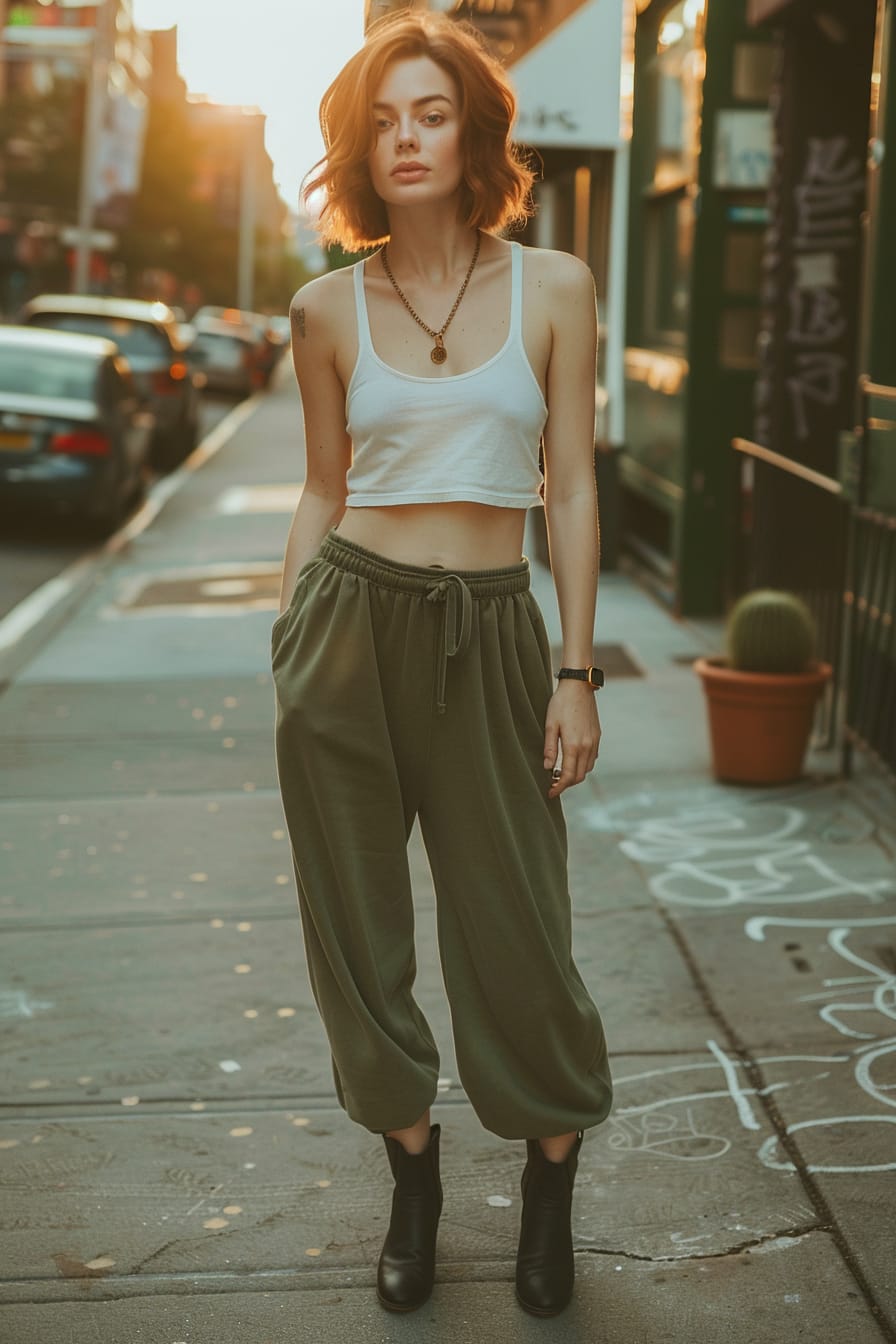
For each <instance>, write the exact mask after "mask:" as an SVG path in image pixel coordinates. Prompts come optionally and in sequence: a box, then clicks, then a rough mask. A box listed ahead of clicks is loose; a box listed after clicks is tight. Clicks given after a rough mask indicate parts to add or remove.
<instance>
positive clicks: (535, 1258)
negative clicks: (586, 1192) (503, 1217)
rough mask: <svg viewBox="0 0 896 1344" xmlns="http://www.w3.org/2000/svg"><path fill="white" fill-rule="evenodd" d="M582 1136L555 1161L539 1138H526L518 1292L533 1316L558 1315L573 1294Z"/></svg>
mask: <svg viewBox="0 0 896 1344" xmlns="http://www.w3.org/2000/svg"><path fill="white" fill-rule="evenodd" d="M583 1137H584V1135H583V1134H582V1133H579V1134H578V1135H577V1136H576V1139H575V1141H574V1142H573V1145H572V1148H571V1149H570V1150H569V1153H568V1154H567V1157H566V1159H565V1161H563V1162H550V1161H549V1160H548V1159H547V1158H546V1157H545V1155H544V1149H543V1148H542V1146H541V1144H540V1143H539V1141H538V1139H527V1140H526V1148H527V1152H528V1159H527V1162H526V1166H525V1168H524V1170H523V1175H522V1179H521V1181H520V1189H521V1192H522V1196H523V1213H522V1219H521V1222H520V1243H519V1250H518V1252H517V1260H516V1296H517V1301H518V1302H519V1304H520V1306H521V1307H522V1308H523V1309H524V1311H528V1312H529V1313H530V1314H531V1315H532V1316H556V1315H557V1314H558V1312H561V1311H563V1309H564V1307H566V1306H567V1305H568V1304H569V1301H570V1298H571V1297H572V1290H573V1283H574V1281H575V1259H574V1256H573V1249H572V1227H571V1215H572V1192H573V1186H574V1184H575V1179H576V1170H577V1168H578V1161H579V1149H580V1148H581V1146H582V1139H583Z"/></svg>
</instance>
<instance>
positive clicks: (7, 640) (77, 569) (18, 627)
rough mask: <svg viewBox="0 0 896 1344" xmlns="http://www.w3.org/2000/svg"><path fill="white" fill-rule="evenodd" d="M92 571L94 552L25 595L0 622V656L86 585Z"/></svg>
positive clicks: (95, 563)
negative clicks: (71, 594) (77, 589)
mask: <svg viewBox="0 0 896 1344" xmlns="http://www.w3.org/2000/svg"><path fill="white" fill-rule="evenodd" d="M96 567H97V560H96V554H95V552H90V554H89V555H82V556H81V558H80V560H75V561H74V562H73V563H72V564H71V565H68V566H67V567H66V568H65V569H64V570H63V571H62V573H61V574H57V575H56V577H55V578H54V579H48V580H47V582H46V583H43V584H41V586H40V587H39V588H35V590H34V592H33V593H29V595H28V596H27V597H24V598H23V599H22V601H21V602H18V603H17V604H16V605H15V606H14V607H13V608H12V609H11V611H9V612H8V613H7V615H6V616H4V617H3V619H2V620H0V652H2V651H3V650H4V649H11V648H13V647H14V645H16V644H18V642H19V640H20V639H23V638H24V636H25V635H27V633H28V631H29V630H30V629H31V628H32V627H33V626H35V625H37V623H38V622H39V621H42V620H43V619H44V617H45V616H47V615H49V613H50V612H51V611H52V610H53V609H54V607H57V606H58V605H59V603H60V602H64V601H65V599H66V598H67V597H68V596H69V594H70V593H72V592H74V590H75V589H76V588H78V587H79V586H80V585H81V583H82V582H86V580H87V578H88V576H89V575H90V573H91V572H92V571H93V570H94V569H95V568H96Z"/></svg>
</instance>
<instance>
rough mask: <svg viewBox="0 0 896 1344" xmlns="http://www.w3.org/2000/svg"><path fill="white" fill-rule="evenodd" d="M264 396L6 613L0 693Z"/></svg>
mask: <svg viewBox="0 0 896 1344" xmlns="http://www.w3.org/2000/svg"><path fill="white" fill-rule="evenodd" d="M264 395H265V394H264V393H263V392H254V393H253V394H252V396H251V397H248V398H247V399H246V400H245V401H241V402H240V403H239V405H238V406H235V407H234V408H233V410H232V411H230V412H229V413H228V414H227V415H225V417H224V419H223V420H220V421H219V422H218V424H217V425H215V427H214V429H213V430H211V432H210V433H208V434H207V435H206V436H205V438H204V439H203V440H202V441H201V443H199V444H197V446H196V447H195V448H194V449H193V451H192V453H191V454H190V456H189V457H188V458H185V460H184V461H183V462H182V463H181V465H180V466H179V467H178V468H177V470H176V471H173V472H171V474H170V475H168V476H163V477H162V478H161V480H158V481H156V483H155V484H154V485H153V486H152V487H151V489H150V491H149V493H148V495H147V497H146V500H145V501H144V503H143V504H142V505H141V506H140V508H139V509H138V510H137V512H136V513H135V514H134V516H133V518H129V519H128V521H127V522H126V523H124V524H123V525H122V526H121V527H120V528H119V529H118V531H117V532H113V533H112V535H111V536H110V537H108V538H107V539H106V541H104V542H103V544H102V546H99V547H97V548H96V549H95V550H92V551H88V553H87V554H86V555H82V556H80V557H79V558H78V559H77V560H75V561H73V562H72V564H70V565H68V566H67V567H66V568H65V569H64V570H63V571H62V572H61V573H60V574H57V575H56V577H55V578H52V579H49V580H48V581H47V582H46V583H44V584H41V586H40V587H39V588H36V589H35V590H34V592H33V593H29V595H28V596H27V597H25V598H23V599H22V601H21V602H18V603H17V604H16V605H15V606H14V607H13V608H12V610H11V611H9V612H7V614H6V616H4V617H3V619H2V620H0V693H2V691H3V690H5V689H6V688H7V686H9V685H10V684H11V682H12V681H14V679H15V677H16V675H17V674H18V673H19V672H21V670H22V668H23V667H25V666H27V664H28V663H29V662H30V661H31V659H32V658H34V657H35V655H36V654H37V653H39V652H40V650H41V649H42V648H43V647H44V645H46V644H47V643H48V642H49V641H50V639H52V637H53V636H54V635H55V634H56V632H57V631H58V630H59V629H60V628H61V627H62V626H63V625H65V623H66V622H67V621H68V620H70V618H71V617H72V616H73V615H74V614H75V612H76V611H77V610H78V608H79V607H80V606H81V605H82V604H83V602H84V601H85V599H86V598H87V597H88V596H89V594H90V592H91V591H92V590H93V588H95V587H96V585H97V584H98V583H99V581H100V579H101V578H102V577H103V575H104V574H105V572H106V570H107V569H109V567H110V566H111V565H112V564H113V563H114V561H115V560H116V559H117V558H118V556H119V555H121V553H122V552H123V551H124V550H126V548H127V547H128V546H129V545H130V543H131V542H132V541H133V540H134V538H135V537H138V536H139V535H140V533H141V532H145V531H146V529H147V528H148V527H150V526H151V525H152V524H153V523H154V522H155V520H156V519H157V518H158V516H159V514H160V513H161V512H162V510H163V509H164V507H165V505H166V504H167V503H168V501H169V499H171V498H172V496H174V495H176V494H177V492H178V491H179V490H180V489H182V488H183V486H184V485H186V483H187V481H189V479H190V477H191V476H192V475H193V473H194V472H196V471H199V469H200V468H201V467H204V466H205V464H206V462H210V461H211V459H212V458H213V457H214V456H215V455H216V454H217V453H219V452H220V451H221V449H222V448H223V447H224V445H225V444H226V443H228V442H229V441H230V439H232V438H233V436H234V434H236V432H237V430H239V429H241V428H242V426H243V425H244V424H245V423H246V421H247V420H248V419H250V417H251V416H252V415H254V414H255V411H256V410H257V409H258V407H259V404H260V403H261V401H262V400H263V398H264Z"/></svg>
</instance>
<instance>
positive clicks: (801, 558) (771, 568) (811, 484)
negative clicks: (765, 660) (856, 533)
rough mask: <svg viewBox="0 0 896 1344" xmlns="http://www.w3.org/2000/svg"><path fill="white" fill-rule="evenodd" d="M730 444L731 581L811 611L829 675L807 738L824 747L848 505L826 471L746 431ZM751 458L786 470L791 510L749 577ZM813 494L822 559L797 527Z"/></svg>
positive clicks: (838, 650) (838, 654) (839, 634)
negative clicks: (771, 590)
mask: <svg viewBox="0 0 896 1344" xmlns="http://www.w3.org/2000/svg"><path fill="white" fill-rule="evenodd" d="M732 447H733V448H734V450H735V452H737V453H738V454H739V455H740V458H741V471H740V492H741V495H740V499H741V508H740V517H741V532H740V552H739V554H738V556H737V557H736V558H735V563H734V568H735V583H734V586H735V588H736V590H737V591H739V592H742V591H744V590H745V589H747V588H751V587H754V586H755V585H756V584H757V582H761V586H763V587H765V586H769V587H775V588H785V589H787V590H788V591H790V592H793V593H796V594H797V596H798V597H801V598H802V599H803V601H804V602H805V603H806V605H807V606H808V608H809V610H810V611H811V612H812V615H813V617H814V620H815V625H816V631H817V655H818V657H819V658H820V659H822V660H823V661H824V662H826V663H830V665H831V668H832V676H831V680H830V682H829V684H828V686H827V688H826V690H825V694H824V696H823V697H822V699H821V700H820V702H819V706H818V710H817V712H816V716H815V725H814V732H813V739H812V740H813V745H814V746H816V747H831V746H833V745H834V743H835V741H836V738H837V733H838V722H839V719H840V716H841V705H842V699H843V697H842V686H843V684H844V681H845V674H846V664H845V654H844V645H843V615H844V601H843V592H844V585H845V577H846V572H847V564H848V538H849V505H848V503H847V501H846V499H845V495H844V490H843V486H842V485H841V483H840V482H839V481H837V480H835V479H834V478H833V477H831V476H826V475H824V474H823V473H822V472H820V471H815V470H814V469H813V468H812V467H807V466H805V465H804V464H803V463H802V462H795V461H794V460H793V459H792V458H789V457H785V456H784V455H783V454H782V453H776V452H774V451H773V450H772V449H771V448H766V447H764V446H763V445H762V444H759V443H753V442H751V441H750V440H749V439H734V440H732ZM757 464H760V466H761V467H765V468H772V469H774V470H775V471H776V472H780V473H782V475H783V477H784V478H786V480H787V482H788V489H789V496H790V497H789V505H790V513H791V515H792V523H791V532H790V533H789V534H788V537H787V538H776V541H777V543H778V544H779V546H780V553H779V555H778V558H777V562H775V561H774V560H773V561H771V563H769V561H768V557H763V559H764V560H765V564H764V566H763V570H762V575H763V577H762V579H761V581H758V580H757V578H756V575H755V565H754V564H752V563H751V559H752V558H753V557H751V555H750V554H749V553H750V551H751V548H752V547H753V546H754V539H753V534H752V508H753V490H754V475H755V470H756V466H757ZM819 496H821V497H822V499H826V500H828V501H829V504H828V506H826V507H825V526H824V544H823V555H824V564H820V563H813V562H812V556H811V553H808V545H809V544H811V542H813V541H814V542H815V543H816V544H817V538H814V537H811V536H810V537H809V538H808V540H807V539H805V538H804V537H803V536H802V534H801V530H800V525H801V520H802V519H803V518H804V517H806V516H807V515H808V516H810V517H811V516H812V515H817V514H818V512H819V509H818V499H819Z"/></svg>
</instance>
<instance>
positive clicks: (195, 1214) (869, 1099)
mask: <svg viewBox="0 0 896 1344" xmlns="http://www.w3.org/2000/svg"><path fill="white" fill-rule="evenodd" d="M300 425H301V420H300V415H299V408H298V402H297V396H296V392H295V387H294V383H293V381H292V375H291V371H288V370H286V371H283V376H282V377H280V378H278V380H277V381H276V384H275V387H274V388H273V390H272V391H271V393H270V394H269V395H267V396H264V397H261V398H258V399H257V400H256V401H255V402H254V403H253V405H252V406H251V407H249V409H248V411H247V413H246V417H245V419H243V420H242V422H241V423H239V422H235V424H234V427H233V431H232V433H230V435H229V437H227V438H226V440H225V441H221V442H219V443H218V444H217V446H216V450H215V451H214V453H213V454H211V455H208V456H207V457H206V459H205V460H204V462H202V463H200V464H199V465H198V466H196V467H195V469H191V470H189V471H187V472H185V473H183V475H182V477H181V478H180V480H179V488H178V489H177V491H176V492H175V493H173V494H172V495H171V496H170V497H169V498H168V499H167V501H166V502H165V503H164V506H163V507H162V508H161V511H160V512H159V513H158V514H157V516H156V517H155V518H154V520H153V521H152V522H151V523H150V525H149V526H148V527H146V528H145V529H144V530H142V531H140V532H139V533H138V534H137V535H136V536H134V537H133V538H132V539H131V540H130V541H128V542H126V543H125V544H123V545H122V546H121V547H120V548H119V550H118V551H116V552H115V553H114V554H113V555H111V556H107V557H106V558H105V561H104V563H103V565H102V567H100V568H98V569H97V570H96V572H95V574H94V575H93V577H92V580H91V582H90V583H89V584H86V585H85V586H84V588H83V591H82V592H81V593H80V596H79V600H78V602H77V603H76V604H74V605H73V606H71V608H70V609H69V610H68V611H67V613H66V615H65V618H64V619H63V620H61V621H55V622H52V621H51V622H49V623H48V624H47V626H46V628H45V629H44V630H43V633H42V634H41V635H40V638H39V639H37V638H36V639H35V642H33V643H31V644H29V652H28V656H27V658H26V659H25V661H24V663H23V664H22V665H20V666H19V667H17V668H16V669H15V670H14V671H13V672H12V673H11V674H10V675H9V677H8V679H9V680H10V682H11V684H10V685H9V686H8V688H7V689H6V690H5V691H4V693H3V694H2V696H0V764H2V768H0V781H2V783H0V788H2V797H3V800H4V801H3V802H2V804H0V824H2V831H3V841H2V845H3V851H2V858H3V866H4V882H3V893H2V896H0V927H2V930H3V939H2V948H3V954H2V956H3V966H2V971H0V1011H2V1013H3V1016H4V1018H5V1022H4V1034H3V1044H2V1054H0V1068H2V1071H3V1076H4V1079H5V1084H6V1086H5V1088H4V1112H3V1116H2V1121H0V1190H2V1196H3V1198H2V1212H0V1245H2V1265H3V1268H2V1270H0V1339H2V1340H3V1341H4V1344H48V1341H50V1340H53V1341H55V1340H72V1341H75V1342H76V1344H87V1341H90V1344H141V1342H142V1341H145V1342H146V1344H175V1342H177V1344H284V1342H285V1341H294V1340H302V1341H306V1340H307V1341H309V1344H349V1342H350V1341H351V1342H352V1344H354V1341H361V1340H363V1341H365V1344H381V1342H384V1344H393V1341H399V1340H407V1341H413V1344H419V1342H421V1341H422V1342H423V1344H436V1342H438V1344H448V1341H451V1342H452V1344H455V1342H456V1341H460V1344H479V1342H480V1341H482V1340H486V1339H487V1340H492V1341H495V1344H527V1342H528V1341H535V1340H541V1339H544V1338H547V1332H550V1337H551V1339H552V1340H555V1341H563V1342H564V1344H572V1342H573V1341H577V1342H579V1341H580V1342H582V1344H584V1342H585V1341H593V1340H600V1341H602V1344H669V1342H670V1341H675V1344H678V1341H680V1342H681V1344H685V1342H688V1344H689V1342H690V1341H700V1344H723V1341H724V1344H766V1342H767V1344H771V1341H774V1342H775V1344H796V1341H801V1340H808V1339H812V1340H818V1341H824V1344H877V1342H878V1341H891V1344H892V1341H893V1340H894V1339H896V1291H894V1288H896V1281H894V1268H893V1267H894V1265H896V1228H894V1221H893V1217H892V1209H893V1179H894V1177H893V1173H894V1171H896V1144H894V1135H896V1130H894V1112H893V1107H892V1094H893V1087H894V1072H893V1065H894V1060H896V1047H894V1042H893V1035H892V1029H893V1011H892V1003H893V992H894V978H893V977H894V967H896V963H894V959H893V949H892V934H893V927H894V924H896V916H894V914H893V904H892V896H893V854H894V836H893V828H892V817H893V814H894V812H893V791H892V788H891V786H890V785H888V784H887V783H886V781H885V780H884V778H883V776H882V775H880V774H879V773H878V772H877V771H875V769H874V768H873V767H871V766H870V765H869V764H868V763H867V762H863V761H860V762H859V767H858V770H857V775H856V778H855V780H854V781H853V782H850V783H847V782H843V781H840V780H838V779H837V778H836V776H835V773H834V769H833V764H834V763H833V762H832V760H831V759H830V758H829V757H826V756H823V755H815V756H813V757H812V758H811V760H810V762H809V770H808V772H807V774H806V776H805V778H804V779H803V780H802V781H800V782H799V783H798V784H796V785H793V786H790V787H788V788H785V789H777V790H774V789H745V788H733V787H725V786H722V785H719V784H716V783H714V782H713V780H712V779H711V777H710V774H709V771H708V747H707V741H706V731H705V725H704V719H703V706H702V703H701V695H700V690H699V686H698V684H697V680H696V678H695V676H694V675H693V672H692V670H691V668H690V666H689V665H688V663H689V660H690V658H691V657H693V656H694V655H696V654H697V653H700V652H705V651H706V650H708V649H712V648H713V647H715V646H716V643H717V640H718V638H719V633H720V631H719V626H718V623H716V624H713V623H710V622H707V623H704V624H702V625H700V626H697V625H694V624H691V623H688V622H682V621H676V620H674V619H673V618H672V617H670V616H669V615H668V613H667V612H666V610H665V609H663V608H662V607H660V606H659V605H658V604H657V603H656V602H655V601H654V600H653V599H652V598H650V597H649V596H648V595H647V594H646V592H645V591H643V590H642V589H640V588H639V587H638V586H637V585H636V584H635V583H634V582H633V580H631V579H630V578H629V577H627V576H626V575H625V574H607V575H605V576H604V578H603V580H602V583H601V591H600V598H599V607H598V626H597V637H598V640H599V641H600V643H601V645H602V646H603V647H605V648H607V649H608V650H609V649H610V648H614V649H617V650H618V649H620V648H621V649H622V650H624V651H627V653H628V655H629V671H628V673H627V674H624V673H623V672H620V673H619V674H617V675H616V676H615V677H611V678H610V679H608V685H607V688H606V689H605V691H602V692H601V697H602V698H601V714H602V720H603V724H604V742H603V745H602V751H601V759H600V762H599V766H598V769H597V770H596V771H595V773H594V775H592V776H590V777H589V779H588V780H587V781H586V782H585V783H584V784H583V785H581V786H579V788H577V789H575V790H572V791H571V792H570V793H568V794H567V795H566V799H565V803H564V809H565V813H566V817H567V822H568V827H569V839H570V890H571V897H572V907H573V930H574V932H573V938H574V951H575V955H576V960H577V964H578V966H579V968H580V970H581V973H582V976H583V978H584V980H585V982H586V984H587V985H588V987H589V989H590V990H591V992H592V993H593V995H594V998H595V1000H596V1002H597V1003H598V1005H599V1007H600V1009H601V1013H602V1016H603V1018H604V1023H605V1027H606V1032H607V1038H608V1041H609V1046H610V1054H611V1060H612V1068H613V1075H614V1080H615V1088H616V1095H615V1102H614V1109H613V1112H612V1113H611V1116H610V1118H609V1119H608V1121H607V1122H606V1123H605V1124H604V1125H602V1126H599V1127H598V1128H596V1129H593V1130H590V1131H588V1132H587V1133H586V1135H585V1141H584V1145H583V1148H582V1153H581V1158H580V1165H579V1175H578V1180H577V1184H576V1193H575V1202H574V1205H573V1219H574V1221H573V1230H574V1238H575V1247H576V1264H577V1291H576V1296H575V1299H574V1301H573V1304H572V1305H571V1306H570V1307H569V1309H568V1310H567V1311H566V1312H565V1313H564V1314H563V1315H562V1316H560V1317H558V1318H557V1319H556V1320H554V1321H551V1322H549V1323H547V1324H545V1323H543V1322H541V1321H538V1320H536V1319H534V1318H532V1317H528V1316H525V1315H524V1314H523V1313H522V1312H521V1311H520V1309H519V1308H518V1307H517V1305H516V1303H515V1301H514V1298H513V1286H512V1280H513V1263H514V1254H515V1247H516V1236H517V1232H518V1226H519V1212H520V1191H519V1178H520V1173H521V1170H522V1165H523V1160H524V1156H525V1146H524V1145H523V1144H522V1143H508V1142H505V1141H503V1140H500V1139H498V1138H496V1137H495V1136H494V1135H493V1134H490V1133H488V1132H486V1131H485V1130H484V1129H483V1128H482V1127H481V1126H480V1125H479V1123H478V1122H477V1120H476V1117H475V1115H474V1113H473V1111H472V1109H471V1107H470V1105H469V1102H468V1101H467V1099H466V1096H465V1093H464V1089H463V1087H462V1085H461V1083H460V1081H459V1079H458V1076H457V1069H456V1064H455V1060H454V1054H453V1048H452V1043H451V1025H450V1018H449V1015H448V1008H447V1004H446V1002H445V996H444V989H443V986H442V980H441V974H440V971H439V965H438V958H437V952H436V929H435V916H434V910H433V896H432V888H431V883H430V877H429V871H428V865H427V861H426V855H425V851H424V850H423V847H422V844H421V842H420V838H419V835H418V834H417V833H416V832H415V833H414V835H413V836H412V841H411V846H410V862H411V871H412V877H413V883H414V893H415V910H416V921H417V944H418V967H419V974H418V980H417V997H418V1001H419V1003H420V1005H421V1007H422V1008H423V1010H424V1012H425V1013H426V1015H427V1017H428V1019H429V1020H430V1022H431V1023H432V1026H433V1030H434V1033H435V1036H436V1040H437V1041H438V1043H439V1047H440V1049H441V1051H442V1065H441V1078H440V1081H439V1090H438V1098H437V1101H436V1104H435V1108H434V1113H433V1119H434V1120H437V1121H439V1122H440V1123H441V1125H442V1130H443V1136H442V1140H443V1182H444V1188H445V1208H444V1213H443V1218H442V1224H441V1231H440V1239H439V1257H438V1268H437V1275H436V1286H435V1291H434V1293H433V1296H432V1299H431V1300H430V1302H429V1303H427V1305H426V1306H425V1307H424V1308H422V1309H421V1310H420V1311H419V1312H417V1313H415V1314H414V1315H413V1316H412V1317H409V1318H407V1319H404V1318H396V1317H393V1316H389V1315H387V1314H386V1313H385V1312H383V1311H382V1310H381V1308H380V1307H379V1306H378V1304H377V1302H376V1299H375V1296H374V1288H373V1283H374V1276H375V1266H376V1259H377V1256H378V1254H379V1248H380V1245H381V1243H382V1237H383V1234H384V1231H385V1227H386V1223H387V1218H388V1207H389V1197H390V1192H391V1179H390V1176H389V1173H388V1167H387V1163H386V1158H385V1152H384V1150H383V1145H382V1142H381V1140H380V1139H378V1138H377V1137H376V1136H375V1135H371V1134H369V1133H367V1132H366V1131H363V1130H361V1129H360V1128H358V1127H357V1126H355V1125H353V1124H352V1123H351V1122H350V1121H349V1120H348V1119H347V1117H346V1116H345V1115H344V1114H343V1113H342V1112H341V1111H340V1109H339V1108H338V1106H337V1104H336V1101H335V1098H334V1096H333V1089H332V1078H331V1073H330V1063H329V1054H328V1050H327V1047H326V1041H325V1037H324V1034H323V1029H322V1026H321V1023H320V1020H319V1018H318V1015H317V1012H316V1009H315V1007H314V1003H313V999H312V996H311V991H310V987H309V985H308V980H307V974H306V971H305V965H304V959H303V953H302V945H301V932H300V927H299V922H298V918H297V914H296V909H295V893H294V889H293V875H292V870H291V864H290V857H289V850H288V844H287V841H286V836H285V830H284V824H283V816H282V811H281V807H280V799H279V794H278V791H277V781H276V776H275V769H274V759H273V747H272V725H273V690H272V685H271V679H270V672H269V631H270V625H271V621H272V619H273V616H274V613H275V610H276V603H277V597H276V590H277V585H278V581H279V568H280V562H281V557H282V549H283V543H284V539H285V534H286V530H287V527H288V525H289V519H290V515H291V512H292V509H293V508H294V504H295V500H296V497H297V491H298V488H299V484H300V482H301V479H302V474H303V460H302V449H301V438H300ZM529 553H530V554H532V551H531V547H530V548H529ZM532 579H533V590H534V592H535V594H536V596H537V598H538V600H539V602H540V603H541V605H542V607H543V610H544V612H545V617H546V621H547V623H548V628H549V632H550V634H551V638H552V639H553V640H555V641H556V640H557V638H558V617H557V612H556V606H555V604H554V600H553V596H552V590H551V585H550V577H549V575H548V573H547V571H546V570H545V569H544V567H543V566H542V565H540V564H539V563H537V562H533V567H532ZM620 666H621V663H620ZM2 679H3V677H2V669H0V680H2ZM346 843H351V837H350V836H347V837H346Z"/></svg>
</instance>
